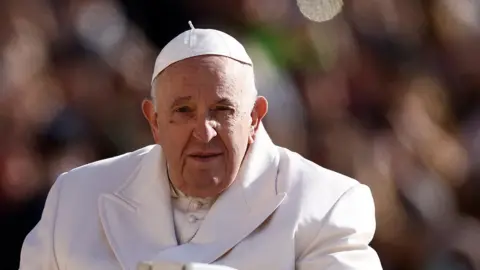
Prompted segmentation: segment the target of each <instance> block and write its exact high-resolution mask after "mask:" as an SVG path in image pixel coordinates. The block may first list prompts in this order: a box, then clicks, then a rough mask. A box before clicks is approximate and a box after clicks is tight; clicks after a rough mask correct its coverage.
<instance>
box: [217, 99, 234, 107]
mask: <svg viewBox="0 0 480 270" xmlns="http://www.w3.org/2000/svg"><path fill="white" fill-rule="evenodd" d="M215 104H219V105H228V106H235V105H236V103H235V102H233V101H232V100H230V99H228V98H220V99H219V100H217V102H215Z"/></svg>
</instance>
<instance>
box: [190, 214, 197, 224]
mask: <svg viewBox="0 0 480 270" xmlns="http://www.w3.org/2000/svg"><path fill="white" fill-rule="evenodd" d="M197 220H198V218H197V217H196V216H194V215H190V216H189V217H188V222H190V223H195V222H197Z"/></svg>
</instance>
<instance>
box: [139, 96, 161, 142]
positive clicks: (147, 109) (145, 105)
mask: <svg viewBox="0 0 480 270" xmlns="http://www.w3.org/2000/svg"><path fill="white" fill-rule="evenodd" d="M142 112H143V116H144V117H145V119H147V121H148V124H149V125H150V130H151V132H152V136H153V140H154V141H155V143H156V144H160V136H159V133H158V123H157V112H156V110H155V105H154V104H153V102H152V101H151V100H150V99H145V100H143V102H142Z"/></svg>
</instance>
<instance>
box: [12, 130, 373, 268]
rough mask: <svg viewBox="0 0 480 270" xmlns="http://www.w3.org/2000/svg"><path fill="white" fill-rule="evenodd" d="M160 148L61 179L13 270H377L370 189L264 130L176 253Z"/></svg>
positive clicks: (81, 169)
mask: <svg viewBox="0 0 480 270" xmlns="http://www.w3.org/2000/svg"><path fill="white" fill-rule="evenodd" d="M165 164H166V161H165V157H164V155H163V153H162V149H161V147H160V146H158V145H152V146H148V147H145V148H142V149H140V150H137V151H135V152H131V153H127V154H124V155H121V156H118V157H114V158H111V159H107V160H102V161H98V162H95V163H91V164H88V165H85V166H82V167H79V168H76V169H73V170H71V171H69V172H66V173H64V174H62V175H61V176H60V177H59V178H58V179H57V181H56V182H55V184H54V185H53V187H52V188H51V190H50V193H49V195H48V198H47V202H46V205H45V208H44V212H43V215H42V218H41V220H40V222H39V223H38V224H37V225H36V227H35V228H34V229H33V230H32V231H31V232H30V233H29V234H28V236H27V237H26V239H25V241H24V244H23V247H22V253H21V262H20V269H21V270H67V269H68V270H118V269H128V270H134V269H135V268H136V266H137V265H138V264H139V263H140V262H142V261H179V262H199V263H212V264H220V265H226V266H230V267H233V268H236V269H239V270H266V269H272V270H293V269H298V270H318V269H322V270H347V269H358V270H360V269H362V270H379V269H382V267H381V264H380V261H379V258H378V256H377V254H376V252H375V251H374V250H373V249H371V248H370V247H369V242H370V241H371V239H372V237H373V235H374V231H375V208H374V203H373V198H372V195H371V193H370V190H369V188H368V187H366V186H364V185H361V184H359V183H358V182H357V181H355V180H353V179H350V178H348V177H346V176H343V175H341V174H338V173H335V172H332V171H330V170H327V169H325V168H322V167H320V166H318V165H315V164H314V163H312V162H310V161H308V160H306V159H304V158H303V157H301V156H300V155H298V154H296V153H293V152H290V151H289V150H286V149H284V148H281V147H278V146H275V145H274V144H273V143H272V141H271V140H270V138H269V136H268V135H267V133H266V131H265V130H264V129H263V127H262V128H261V129H260V130H259V132H258V135H257V139H256V141H255V142H254V144H253V145H252V146H251V148H250V150H249V151H248V154H247V157H246V159H245V160H244V163H243V165H242V168H241V170H240V172H239V175H238V178H237V179H236V181H235V182H234V183H233V184H232V186H231V187H230V188H228V189H227V190H226V191H225V192H224V193H223V194H222V195H221V196H220V197H219V198H218V200H217V201H216V202H215V203H214V205H213V206H212V208H211V209H210V211H209V213H208V214H207V216H206V218H205V220H204V221H203V223H202V225H201V227H200V229H199V231H198V233H197V234H196V235H195V237H194V238H193V239H192V240H191V241H190V242H189V243H186V244H183V245H178V243H177V240H176V238H175V231H174V230H175V229H174V224H173V218H172V208H171V201H170V200H171V197H170V188H169V183H168V180H167V176H166V170H165Z"/></svg>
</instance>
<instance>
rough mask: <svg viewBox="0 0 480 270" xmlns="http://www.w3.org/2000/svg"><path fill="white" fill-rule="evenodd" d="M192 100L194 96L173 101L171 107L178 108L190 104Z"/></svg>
mask: <svg viewBox="0 0 480 270" xmlns="http://www.w3.org/2000/svg"><path fill="white" fill-rule="evenodd" d="M190 100H192V96H185V97H178V98H176V99H174V100H173V102H172V105H171V106H170V107H171V108H173V107H175V106H178V105H180V104H183V103H186V102H189V101H190Z"/></svg>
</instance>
